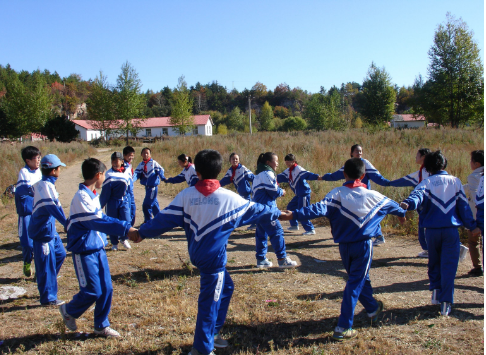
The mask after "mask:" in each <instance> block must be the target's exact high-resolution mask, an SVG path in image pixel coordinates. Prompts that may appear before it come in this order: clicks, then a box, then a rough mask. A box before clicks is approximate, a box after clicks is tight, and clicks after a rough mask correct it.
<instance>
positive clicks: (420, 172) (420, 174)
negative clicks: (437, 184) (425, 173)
mask: <svg viewBox="0 0 486 355" xmlns="http://www.w3.org/2000/svg"><path fill="white" fill-rule="evenodd" d="M423 168H424V164H422V165H420V170H419V184H420V183H421V182H422V169H423Z"/></svg>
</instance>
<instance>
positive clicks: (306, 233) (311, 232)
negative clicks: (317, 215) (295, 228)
mask: <svg viewBox="0 0 486 355" xmlns="http://www.w3.org/2000/svg"><path fill="white" fill-rule="evenodd" d="M314 234H316V231H315V230H314V229H312V230H310V231H308V232H304V233H302V235H314Z"/></svg>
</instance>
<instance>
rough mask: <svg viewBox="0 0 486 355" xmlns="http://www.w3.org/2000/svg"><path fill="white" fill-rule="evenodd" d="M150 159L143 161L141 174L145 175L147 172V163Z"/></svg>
mask: <svg viewBox="0 0 486 355" xmlns="http://www.w3.org/2000/svg"><path fill="white" fill-rule="evenodd" d="M151 159H152V158H150V159H149V160H144V161H143V172H144V173H146V172H147V164H148V162H149V161H150V160H151Z"/></svg>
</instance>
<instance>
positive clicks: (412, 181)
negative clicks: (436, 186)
mask: <svg viewBox="0 0 486 355" xmlns="http://www.w3.org/2000/svg"><path fill="white" fill-rule="evenodd" d="M429 176H430V174H429V172H428V171H427V170H425V168H422V169H420V170H417V171H416V172H414V173H412V174H409V175H407V176H404V177H402V178H400V179H396V180H393V181H390V183H389V185H388V186H394V187H405V186H411V187H416V186H417V185H418V184H419V183H420V182H422V181H423V180H425V179H427V178H428V177H429ZM420 177H421V178H422V179H420Z"/></svg>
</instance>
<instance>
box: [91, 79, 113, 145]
mask: <svg viewBox="0 0 486 355" xmlns="http://www.w3.org/2000/svg"><path fill="white" fill-rule="evenodd" d="M86 104H87V109H88V120H89V121H90V123H91V125H92V126H93V127H95V128H96V129H97V130H99V131H101V132H102V133H103V139H105V137H107V135H108V134H109V133H110V130H111V129H113V128H114V120H115V97H114V95H113V91H112V89H111V86H110V84H109V83H108V80H107V77H106V76H105V75H103V72H101V71H100V75H99V76H97V77H96V79H95V80H94V82H93V85H92V87H91V94H90V95H89V97H88V100H87V103H86Z"/></svg>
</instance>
